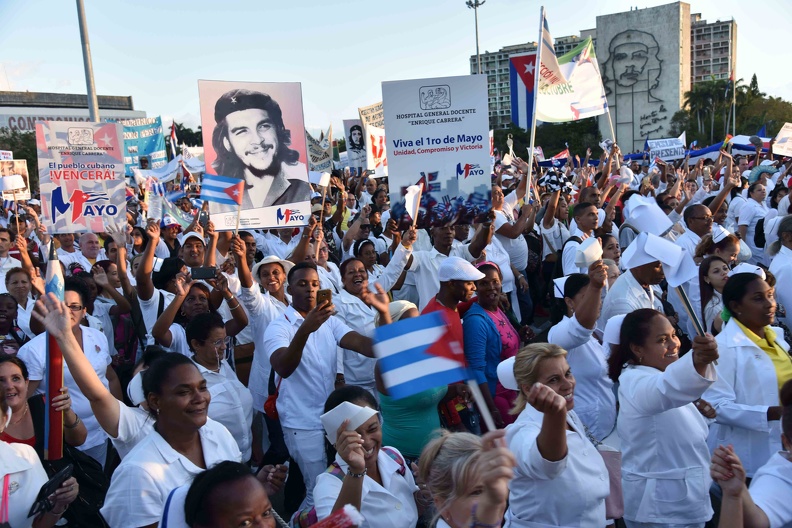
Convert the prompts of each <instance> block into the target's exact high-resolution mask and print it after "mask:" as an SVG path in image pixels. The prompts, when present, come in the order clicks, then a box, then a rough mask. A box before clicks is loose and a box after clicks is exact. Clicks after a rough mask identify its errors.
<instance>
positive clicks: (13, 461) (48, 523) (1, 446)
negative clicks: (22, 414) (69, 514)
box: [0, 389, 80, 528]
mask: <svg viewBox="0 0 792 528" xmlns="http://www.w3.org/2000/svg"><path fill="white" fill-rule="evenodd" d="M12 419H13V416H12V413H11V408H10V407H9V406H8V405H7V404H6V397H5V389H3V390H0V433H2V432H3V431H5V428H6V427H7V426H8V424H9V423H10V422H11V420H12ZM47 480H48V479H47V472H46V471H44V467H43V466H42V465H41V461H40V460H39V457H38V455H37V454H36V451H35V450H34V449H33V448H32V447H30V446H29V445H25V444H8V443H6V442H4V441H2V440H0V526H8V527H9V528H11V527H13V528H30V527H31V526H32V527H33V528H50V527H52V526H55V523H57V522H59V521H60V518H61V515H63V512H65V511H66V508H68V507H69V504H71V503H72V502H73V501H74V499H76V498H77V495H78V494H79V493H80V491H79V486H78V485H77V480H76V479H75V478H74V477H70V478H69V479H67V480H66V481H65V482H63V484H61V485H60V487H59V488H58V489H57V490H56V491H55V493H54V494H53V495H51V496H50V497H48V499H49V501H50V502H51V503H52V504H53V508H52V509H51V510H50V511H49V512H45V513H40V514H38V515H37V516H36V517H28V512H29V511H30V507H31V506H32V505H33V503H34V502H35V501H36V497H37V495H38V493H39V490H40V489H41V487H42V486H43V485H44V484H45V483H46V482H47Z"/></svg>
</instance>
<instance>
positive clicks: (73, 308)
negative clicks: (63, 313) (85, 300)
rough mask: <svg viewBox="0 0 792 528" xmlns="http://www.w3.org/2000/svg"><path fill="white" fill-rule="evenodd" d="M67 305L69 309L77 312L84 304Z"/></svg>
mask: <svg viewBox="0 0 792 528" xmlns="http://www.w3.org/2000/svg"><path fill="white" fill-rule="evenodd" d="M67 307H68V308H69V310H71V311H72V312H79V311H80V310H82V309H83V308H85V307H84V306H80V305H79V304H69V305H67Z"/></svg>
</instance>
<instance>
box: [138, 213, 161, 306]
mask: <svg viewBox="0 0 792 528" xmlns="http://www.w3.org/2000/svg"><path fill="white" fill-rule="evenodd" d="M146 234H147V235H148V236H149V242H148V245H147V246H146V249H145V251H143V258H141V259H140V265H139V266H138V269H137V272H136V273H135V282H137V294H138V297H140V299H141V300H143V301H148V300H149V299H151V298H152V297H153V296H154V282H152V280H151V272H152V271H153V270H154V252H155V251H156V250H157V244H159V241H160V227H159V224H157V223H156V222H150V223H149V225H148V226H146Z"/></svg>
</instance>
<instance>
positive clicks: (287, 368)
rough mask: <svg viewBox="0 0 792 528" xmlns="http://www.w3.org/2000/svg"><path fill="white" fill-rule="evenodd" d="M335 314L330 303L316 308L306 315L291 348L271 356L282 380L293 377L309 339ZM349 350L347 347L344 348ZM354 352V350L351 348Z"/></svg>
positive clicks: (290, 343)
mask: <svg viewBox="0 0 792 528" xmlns="http://www.w3.org/2000/svg"><path fill="white" fill-rule="evenodd" d="M333 313H334V307H333V305H332V304H331V303H330V302H329V301H325V302H323V303H322V304H320V305H318V306H315V307H314V308H313V309H312V310H311V311H310V312H308V313H307V314H306V315H305V319H303V322H302V324H301V325H300V327H299V328H298V329H297V332H296V333H295V334H294V337H293V338H292V339H291V341H290V342H289V346H286V347H281V348H279V349H277V350H275V352H273V353H272V355H271V356H270V364H271V365H272V368H273V369H274V370H275V372H276V373H277V374H278V376H280V377H281V378H288V377H289V376H291V375H292V374H293V373H294V371H295V370H297V367H299V366H300V362H301V361H302V354H303V348H305V344H306V343H307V342H308V338H309V337H310V335H311V334H312V333H314V332H316V331H317V330H318V329H319V327H320V326H322V325H323V324H324V323H325V321H327V320H328V319H330V317H331V316H332V315H333ZM344 348H347V347H344ZM350 350H352V348H350Z"/></svg>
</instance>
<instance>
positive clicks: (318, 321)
mask: <svg viewBox="0 0 792 528" xmlns="http://www.w3.org/2000/svg"><path fill="white" fill-rule="evenodd" d="M334 313H335V306H334V305H333V303H332V302H331V301H324V302H322V304H319V305H316V306H314V307H313V309H312V310H311V311H310V312H308V313H307V314H305V319H304V320H303V323H302V325H300V328H305V330H306V331H308V332H310V333H313V332H316V331H317V330H319V327H320V326H322V325H323V324H324V323H325V321H327V320H328V319H330V317H331V316H332V315H333V314H334Z"/></svg>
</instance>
